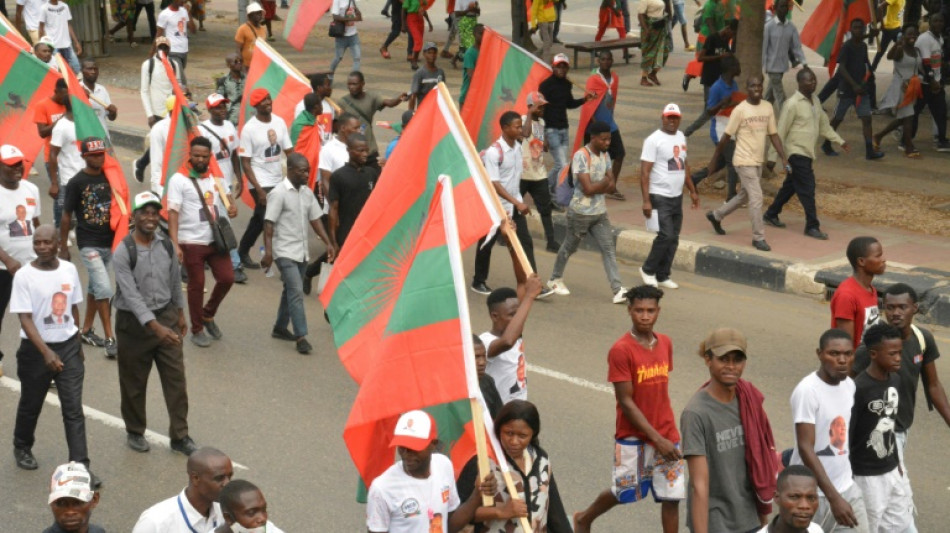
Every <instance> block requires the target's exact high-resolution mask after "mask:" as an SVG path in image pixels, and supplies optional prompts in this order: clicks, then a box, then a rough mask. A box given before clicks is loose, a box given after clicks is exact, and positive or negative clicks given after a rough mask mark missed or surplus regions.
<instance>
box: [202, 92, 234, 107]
mask: <svg viewBox="0 0 950 533" xmlns="http://www.w3.org/2000/svg"><path fill="white" fill-rule="evenodd" d="M224 102H229V103H230V102H231V100H228V99H227V98H225V97H224V96H221V95H220V94H218V93H211V94H210V95H209V96H208V99H207V100H205V107H207V108H208V109H211V108H212V107H217V106H218V105H219V104H221V103H224Z"/></svg>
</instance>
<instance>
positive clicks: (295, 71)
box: [248, 37, 310, 85]
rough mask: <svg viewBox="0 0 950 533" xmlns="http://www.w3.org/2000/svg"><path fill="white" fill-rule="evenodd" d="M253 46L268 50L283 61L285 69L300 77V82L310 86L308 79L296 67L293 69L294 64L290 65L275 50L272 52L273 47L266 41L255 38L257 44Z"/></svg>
mask: <svg viewBox="0 0 950 533" xmlns="http://www.w3.org/2000/svg"><path fill="white" fill-rule="evenodd" d="M254 46H263V47H264V48H267V49H268V50H270V51H271V52H272V53H273V54H274V55H276V56H277V57H279V58H281V59H283V60H284V62H285V63H287V68H289V69H290V70H291V71H293V72H294V74H296V75H298V76H300V78H301V79H302V80H304V81H306V82H307V84H308V85H309V84H310V78H308V77H307V76H305V75H304V73H303V72H300V70H299V69H298V68H297V67H295V66H294V64H293V63H291V62H290V61H289V60H288V59H287V58H286V57H284V56H282V55H280V52H278V51H277V50H274V47H273V46H271V45H269V44H267V41H265V40H264V39H261V38H260V37H258V38H257V44H255V45H254ZM251 60H252V61H253V58H251ZM248 68H250V65H248Z"/></svg>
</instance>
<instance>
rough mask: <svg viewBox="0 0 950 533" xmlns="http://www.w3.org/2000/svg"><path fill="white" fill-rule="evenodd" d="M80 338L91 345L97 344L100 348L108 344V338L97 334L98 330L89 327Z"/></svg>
mask: <svg viewBox="0 0 950 533" xmlns="http://www.w3.org/2000/svg"><path fill="white" fill-rule="evenodd" d="M79 339H80V340H82V342H84V343H85V344H88V345H89V346H96V347H98V348H102V347H103V346H105V345H106V340H105V339H103V338H102V337H100V336H99V335H96V332H95V331H94V330H93V329H92V328H89V331H87V332H85V333H80V334H79Z"/></svg>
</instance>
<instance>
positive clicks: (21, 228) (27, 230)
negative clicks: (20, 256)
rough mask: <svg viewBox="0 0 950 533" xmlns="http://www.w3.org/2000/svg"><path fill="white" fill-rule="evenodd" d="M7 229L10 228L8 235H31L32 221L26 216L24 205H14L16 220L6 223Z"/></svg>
mask: <svg viewBox="0 0 950 533" xmlns="http://www.w3.org/2000/svg"><path fill="white" fill-rule="evenodd" d="M34 202H35V201H34ZM34 205H35V203H34ZM7 229H9V230H10V237H29V236H31V235H33V221H32V220H30V219H29V218H27V216H26V206H25V205H23V204H20V205H18V206H16V220H14V221H13V222H11V223H10V224H9V225H7Z"/></svg>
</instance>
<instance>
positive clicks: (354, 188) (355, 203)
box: [328, 163, 379, 246]
mask: <svg viewBox="0 0 950 533" xmlns="http://www.w3.org/2000/svg"><path fill="white" fill-rule="evenodd" d="M377 179H379V169H378V168H376V167H370V166H363V167H361V168H356V167H354V166H353V165H351V164H349V163H347V164H345V165H343V166H342V167H340V168H339V169H338V170H337V171H336V172H334V173H333V174H331V175H330V194H329V195H328V199H329V201H330V203H331V204H332V203H333V202H339V205H338V206H337V214H338V215H339V221H340V222H339V225H338V226H337V229H336V242H337V244H339V245H340V246H343V241H345V240H346V236H347V235H349V234H350V230H351V229H353V223H355V222H356V217H358V216H359V214H360V211H362V210H363V206H364V205H366V200H369V195H370V193H371V192H373V187H375V186H376V180H377Z"/></svg>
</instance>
